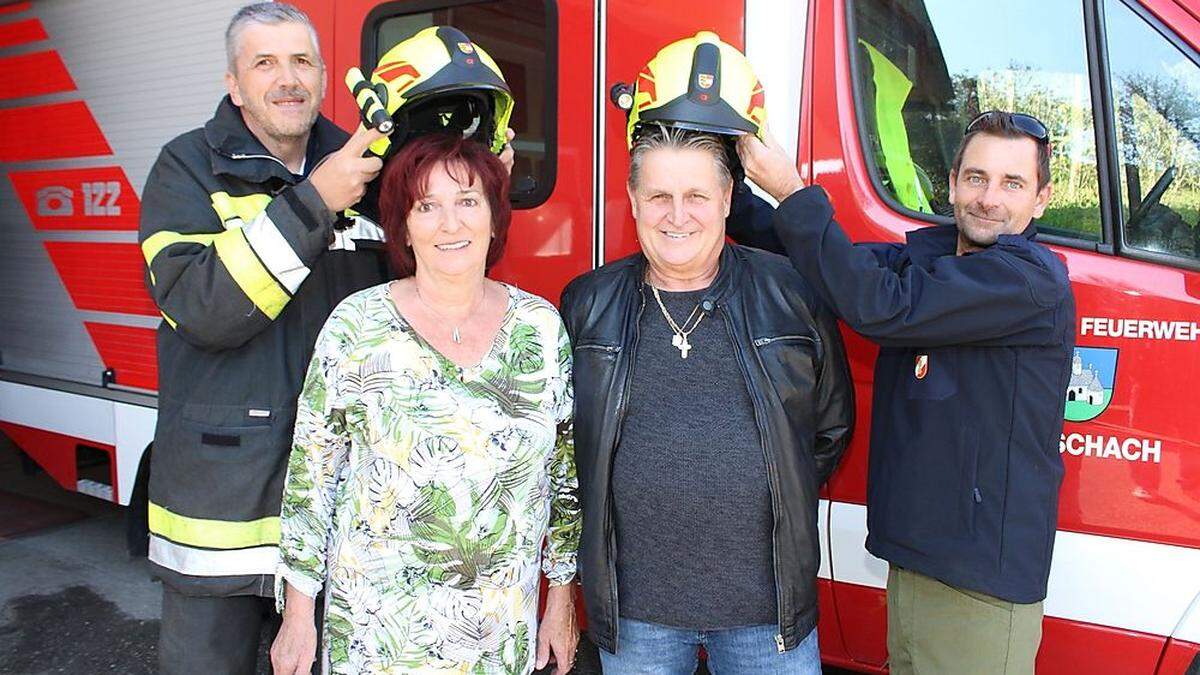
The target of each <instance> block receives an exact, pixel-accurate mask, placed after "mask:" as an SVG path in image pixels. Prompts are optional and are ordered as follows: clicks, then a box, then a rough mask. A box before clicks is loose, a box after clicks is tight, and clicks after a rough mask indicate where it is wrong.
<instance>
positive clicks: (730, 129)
mask: <svg viewBox="0 0 1200 675" xmlns="http://www.w3.org/2000/svg"><path fill="white" fill-rule="evenodd" d="M766 121H767V109H766V96H765V94H764V92H763V87H762V84H761V83H760V82H759V81H758V77H756V76H755V75H754V70H753V69H752V68H751V67H750V61H749V59H747V58H746V55H745V54H742V53H741V52H740V51H738V49H737V48H736V47H734V46H732V45H730V44H728V43H726V42H724V41H722V40H721V38H720V37H718V36H717V34H716V33H712V32H709V31H701V32H699V33H696V35H695V36H693V37H690V38H684V39H682V40H677V41H675V42H672V43H671V44H669V45H667V46H666V47H663V48H662V49H660V50H659V52H658V54H656V55H655V56H654V58H652V59H650V62H649V63H647V64H646V67H645V68H643V69H642V71H641V72H640V73H638V77H637V82H636V83H635V84H634V91H633V107H632V108H631V109H630V111H629V124H628V126H627V128H626V134H625V141H626V145H627V146H628V147H630V148H632V147H633V139H634V135H635V131H636V129H637V127H638V125H640V124H646V123H652V122H658V123H662V124H665V125H667V126H676V127H683V128H686V129H695V130H697V131H708V132H712V133H718V134H729V135H741V134H754V135H756V136H758V137H759V138H764V137H765V134H766Z"/></svg>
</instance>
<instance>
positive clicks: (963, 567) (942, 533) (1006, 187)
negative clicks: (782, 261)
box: [729, 111, 1075, 674]
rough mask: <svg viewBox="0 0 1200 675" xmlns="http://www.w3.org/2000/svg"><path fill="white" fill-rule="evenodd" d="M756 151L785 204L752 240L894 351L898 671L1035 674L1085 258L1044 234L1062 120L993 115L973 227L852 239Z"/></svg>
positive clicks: (890, 386)
mask: <svg viewBox="0 0 1200 675" xmlns="http://www.w3.org/2000/svg"><path fill="white" fill-rule="evenodd" d="M739 151H740V152H741V154H742V156H743V161H744V163H745V166H746V174H747V175H748V176H749V177H750V178H751V179H752V180H754V181H755V182H756V183H758V184H759V185H760V186H761V187H763V189H765V190H766V191H767V192H769V193H770V194H771V195H772V196H774V197H775V198H776V199H778V200H779V201H780V204H779V208H778V210H776V211H774V213H773V214H772V210H771V209H770V207H767V206H766V204H765V203H764V202H762V201H761V200H757V201H754V200H749V201H747V200H745V199H743V200H742V204H741V205H740V207H741V208H740V209H739V208H738V207H737V206H735V207H734V211H733V217H732V219H731V223H730V226H729V231H730V233H731V234H732V236H733V237H734V238H735V239H737V240H738V241H739V242H742V243H746V244H750V245H752V246H759V247H762V248H767V249H774V250H781V251H786V252H787V254H788V255H789V257H791V259H792V264H793V265H794V266H795V268H796V269H797V270H798V271H799V272H800V274H801V275H802V276H803V277H804V278H805V279H806V280H807V281H808V283H809V284H811V285H812V287H813V288H814V289H816V291H817V294H818V295H819V296H820V297H821V298H822V299H823V300H824V301H825V302H827V303H828V304H829V305H830V306H832V307H833V310H834V312H836V313H837V314H838V316H839V317H841V318H842V319H843V320H844V321H845V322H846V323H847V324H848V325H849V326H850V327H851V328H853V329H854V330H855V331H857V332H859V333H860V334H862V335H863V336H864V337H867V338H868V339H870V340H872V341H874V342H876V343H877V344H879V345H880V351H879V357H878V360H877V361H876V364H875V384H874V401H873V403H872V419H871V452H870V459H869V465H868V477H867V530H868V535H867V550H869V551H870V552H871V553H873V554H874V555H875V556H877V557H879V558H882V559H884V560H887V561H888V562H889V563H890V570H889V574H888V585H887V595H888V598H887V599H888V661H889V663H888V665H889V668H890V669H891V672H893V673H1030V674H1031V673H1033V669H1034V660H1035V658H1036V656H1037V651H1038V645H1039V644H1040V641H1041V634H1042V600H1043V599H1044V598H1045V597H1046V584H1047V579H1048V577H1049V574H1050V558H1051V552H1052V551H1053V549H1054V534H1055V529H1056V526H1057V515H1058V488H1059V483H1060V482H1061V480H1062V475H1063V464H1062V459H1061V458H1060V456H1059V452H1058V438H1059V435H1060V434H1061V433H1062V425H1063V400H1064V395H1065V392H1066V389H1067V382H1068V381H1069V379H1070V374H1071V354H1072V351H1073V349H1074V342H1075V300H1074V296H1073V295H1072V292H1071V285H1070V281H1069V279H1068V277H1067V270H1066V266H1065V265H1064V264H1063V263H1062V261H1061V260H1059V258H1058V257H1057V256H1056V255H1055V254H1054V253H1053V252H1051V251H1050V250H1049V249H1047V248H1046V247H1045V246H1043V245H1041V244H1039V243H1037V242H1036V241H1034V235H1035V234H1036V232H1037V227H1036V224H1035V223H1034V222H1033V219H1034V218H1036V217H1040V216H1041V215H1042V212H1043V211H1044V210H1045V208H1046V205H1047V203H1048V202H1049V200H1050V193H1051V185H1050V152H1051V148H1050V139H1049V134H1048V133H1047V130H1046V127H1045V126H1044V125H1043V124H1042V123H1041V122H1039V121H1038V120H1036V119H1035V118H1033V117H1030V116H1028V115H1022V114H1017V113H1008V112H1001V111H990V112H987V113H984V114H982V115H980V116H978V117H976V118H975V119H974V120H973V121H972V122H971V123H970V124H969V125H967V127H966V134H965V136H964V138H963V140H962V142H961V144H960V146H959V150H958V153H957V155H956V156H955V158H954V162H953V165H952V168H951V171H950V177H949V178H950V193H949V197H950V202H951V204H952V205H953V207H954V221H955V222H954V223H953V224H947V225H940V226H931V227H926V228H920V229H917V230H914V231H912V232H909V233H908V235H907V241H906V243H905V244H870V243H868V244H857V245H851V243H850V241H849V239H848V238H847V237H846V234H845V233H844V232H843V231H842V229H841V227H840V226H839V225H838V224H837V223H836V222H834V220H833V207H832V205H831V204H830V202H829V199H828V197H827V196H826V195H825V192H824V191H823V190H822V189H821V188H820V187H818V186H811V187H807V188H804V187H803V185H802V184H801V181H800V176H799V174H798V173H797V171H796V166H795V164H794V163H793V162H792V160H791V159H790V158H789V157H788V156H787V155H786V154H785V153H784V152H783V151H782V150H781V149H780V148H779V147H778V145H777V144H770V145H768V144H764V143H762V142H759V141H757V140H755V139H752V138H747V139H746V140H744V141H742V142H741V143H740V146H739ZM736 201H737V200H736V199H735V202H736Z"/></svg>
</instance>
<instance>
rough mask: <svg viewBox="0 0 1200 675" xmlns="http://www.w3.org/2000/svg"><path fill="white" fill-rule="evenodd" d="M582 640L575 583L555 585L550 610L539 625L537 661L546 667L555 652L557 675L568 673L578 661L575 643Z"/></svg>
mask: <svg viewBox="0 0 1200 675" xmlns="http://www.w3.org/2000/svg"><path fill="white" fill-rule="evenodd" d="M578 644H579V626H578V624H577V623H576V622H575V584H564V585H562V586H551V587H550V590H549V591H548V592H547V593H546V612H545V613H544V614H543V615H542V622H541V624H540V625H538V634H537V662H536V664H535V667H536V668H538V669H541V668H545V667H546V664H548V663H550V655H551V653H553V654H554V661H555V663H556V665H555V668H554V673H553V675H566V673H569V672H570V671H571V667H572V666H574V665H575V647H576V646H577V645H578Z"/></svg>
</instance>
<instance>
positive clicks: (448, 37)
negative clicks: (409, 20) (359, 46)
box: [359, 26, 514, 157]
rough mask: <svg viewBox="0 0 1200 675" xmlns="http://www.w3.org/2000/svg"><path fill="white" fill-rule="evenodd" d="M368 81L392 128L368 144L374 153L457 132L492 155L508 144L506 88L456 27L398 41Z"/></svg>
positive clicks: (492, 63)
mask: <svg viewBox="0 0 1200 675" xmlns="http://www.w3.org/2000/svg"><path fill="white" fill-rule="evenodd" d="M370 81H371V84H372V85H373V88H374V89H375V90H376V91H379V90H381V89H382V90H384V91H382V92H380V93H381V94H386V95H381V96H380V98H381V99H383V104H384V107H385V109H386V110H387V113H388V115H390V116H391V118H392V120H393V122H394V124H395V128H394V130H393V131H392V132H391V135H390V136H388V137H386V138H381V139H379V140H378V141H376V142H375V143H373V144H372V145H371V151H372V152H373V153H375V154H376V155H379V156H381V157H387V156H390V155H391V154H393V153H394V152H395V151H396V149H397V148H399V147H400V146H402V145H404V143H405V141H407V140H408V139H409V138H412V137H414V136H418V135H421V134H424V133H430V132H437V131H448V130H449V131H457V132H461V133H462V134H463V135H464V136H468V137H471V138H474V139H476V140H478V141H480V142H481V143H483V144H485V145H487V146H488V147H489V148H490V149H491V150H492V152H495V153H499V152H500V151H501V150H502V149H504V145H505V143H507V142H508V141H507V138H506V137H505V132H506V131H507V129H508V120H509V118H510V117H511V116H512V111H513V104H514V102H513V97H512V90H510V89H509V87H508V83H507V82H505V81H504V75H503V73H501V72H500V67H499V66H497V65H496V62H495V61H493V60H492V57H491V56H489V55H488V53H487V52H485V51H484V50H483V49H481V48H480V47H479V46H478V45H476V44H474V43H473V42H471V40H470V38H468V37H467V36H466V35H464V34H463V32H462V31H460V30H458V29H457V28H452V27H450V26H430V27H429V28H426V29H424V30H422V31H420V32H418V33H417V34H416V35H414V36H412V37H410V38H408V39H407V40H404V41H402V42H400V43H398V44H397V45H396V46H395V47H392V48H391V49H389V50H388V51H387V53H386V54H384V55H383V56H382V57H380V59H379V64H378V65H376V66H375V70H374V71H372V72H371V78H370ZM359 104H360V105H363V102H362V101H359Z"/></svg>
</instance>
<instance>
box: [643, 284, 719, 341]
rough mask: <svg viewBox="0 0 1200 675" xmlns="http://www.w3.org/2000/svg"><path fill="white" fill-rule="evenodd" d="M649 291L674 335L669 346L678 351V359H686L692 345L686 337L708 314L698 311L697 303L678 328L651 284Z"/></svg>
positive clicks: (698, 305)
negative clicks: (693, 320) (689, 326)
mask: <svg viewBox="0 0 1200 675" xmlns="http://www.w3.org/2000/svg"><path fill="white" fill-rule="evenodd" d="M650 290H651V291H653V292H654V299H655V300H656V301H658V309H659V311H661V312H662V315H663V318H664V319H666V320H667V325H668V326H670V327H671V331H672V332H673V333H675V334H674V335H673V336H671V344H672V345H674V346H675V348H676V349H678V350H679V358H681V359H686V358H687V357H688V352H690V351H691V350H692V343H691V341H689V340H688V336H689V335H691V334H692V332H693V331H695V330H696V328H697V327H698V326H699V325H700V322H701V321H703V320H704V317H705V316H707V315H708V313H707V312H703V311H701V310H700V304H701V303H699V302H698V303H696V306H695V307H693V308H692V313H691V314H688V318H686V319H684V321H683V326H680V325H679V324H677V323H675V319H674V318H672V317H671V313H670V312H668V311H667V306H666V305H664V304H663V301H662V296H661V295H659V294H658V288H656V287H655V286H654V285H653V284H651V286H650ZM697 312H700V314H699V315H697V314H696V313H697ZM692 319H695V320H696V322H695V323H692ZM689 323H691V324H692V327H691V328H688V327H687V326H688V324H689Z"/></svg>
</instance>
